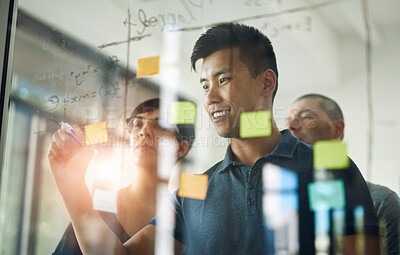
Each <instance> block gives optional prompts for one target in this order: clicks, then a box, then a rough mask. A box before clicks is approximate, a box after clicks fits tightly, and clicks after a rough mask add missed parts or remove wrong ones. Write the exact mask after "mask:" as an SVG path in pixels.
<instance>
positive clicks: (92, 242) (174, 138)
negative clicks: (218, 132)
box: [48, 98, 194, 254]
mask: <svg viewBox="0 0 400 255" xmlns="http://www.w3.org/2000/svg"><path fill="white" fill-rule="evenodd" d="M126 125H127V129H128V131H129V137H130V141H131V148H132V149H133V160H134V163H135V168H136V173H135V179H134V180H133V182H132V184H130V185H129V186H127V187H125V188H123V189H121V190H119V191H118V193H117V208H118V210H117V213H115V214H113V213H106V212H100V211H96V210H94V209H93V208H92V197H91V195H90V193H89V189H88V188H87V186H86V183H85V178H84V177H85V172H86V170H87V168H88V165H89V163H90V160H91V158H92V157H93V154H94V148H93V147H91V146H82V145H81V144H80V143H78V142H77V141H75V140H74V139H72V138H73V137H72V136H70V135H69V134H67V133H66V132H65V130H63V129H59V130H58V131H56V132H55V133H54V134H53V142H52V144H51V145H50V148H49V153H48V160H49V163H50V170H51V173H52V175H53V178H54V181H55V183H56V185H57V187H58V189H59V191H60V193H61V195H62V197H63V200H64V203H65V205H66V207H67V210H68V214H69V216H70V218H71V222H72V224H70V225H69V227H68V228H67V231H66V232H65V233H64V236H63V237H62V239H61V241H60V243H59V244H58V246H57V248H56V250H55V252H54V253H53V254H82V253H84V254H86V253H87V254H98V253H99V250H98V249H103V248H102V247H106V246H107V247H113V245H115V244H117V243H119V244H121V243H122V244H123V243H125V242H126V241H127V240H128V239H129V238H130V237H131V236H133V235H134V234H135V233H137V232H138V231H139V230H141V229H142V228H143V227H145V226H146V225H147V224H148V223H149V222H150V221H151V219H152V218H153V217H154V216H155V214H156V193H157V184H158V183H160V182H165V177H161V178H160V176H159V174H158V171H157V162H158V155H159V148H160V147H161V146H164V148H166V149H167V150H169V151H171V150H174V151H175V152H176V153H175V155H176V159H175V161H174V162H177V161H178V160H179V159H181V158H183V157H184V156H185V155H186V154H187V152H188V151H189V149H190V147H191V145H192V143H193V140H194V125H188V124H185V125H171V124H170V123H168V122H167V121H165V122H164V121H162V120H161V119H160V100H159V99H158V98H156V99H151V100H147V101H145V102H143V103H141V104H140V105H138V106H137V107H136V108H135V110H134V111H133V113H132V114H131V115H130V117H129V118H128V119H126ZM73 128H74V133H75V135H76V136H77V137H78V138H79V139H81V140H82V141H84V134H83V132H82V131H81V130H80V129H79V127H77V126H73ZM172 155H173V154H172ZM110 231H112V232H110ZM102 233H106V235H104V236H103V234H102ZM112 233H113V234H112ZM96 234H98V236H97V237H96V236H94V235H96ZM110 236H111V238H110ZM110 245H111V246H110ZM116 246H118V244H117V245H116ZM104 251H105V250H104V249H103V250H102V252H104Z"/></svg>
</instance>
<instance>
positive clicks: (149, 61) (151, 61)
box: [136, 56, 160, 78]
mask: <svg viewBox="0 0 400 255" xmlns="http://www.w3.org/2000/svg"><path fill="white" fill-rule="evenodd" d="M159 72H160V56H155V57H149V58H140V59H138V69H137V73H136V78H142V77H146V76H150V75H155V74H158V73H159Z"/></svg>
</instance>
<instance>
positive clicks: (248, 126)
mask: <svg viewBox="0 0 400 255" xmlns="http://www.w3.org/2000/svg"><path fill="white" fill-rule="evenodd" d="M269 135H271V112H270V111H256V112H244V113H242V114H240V137H241V138H250V137H260V136H269Z"/></svg>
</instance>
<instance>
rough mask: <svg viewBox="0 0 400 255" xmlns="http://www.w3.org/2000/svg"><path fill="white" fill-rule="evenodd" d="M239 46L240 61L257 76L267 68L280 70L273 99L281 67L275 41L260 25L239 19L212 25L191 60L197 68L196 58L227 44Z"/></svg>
mask: <svg viewBox="0 0 400 255" xmlns="http://www.w3.org/2000/svg"><path fill="white" fill-rule="evenodd" d="M233 47H238V48H239V54H240V56H239V57H240V61H242V62H243V63H244V64H245V65H246V66H247V68H248V69H249V71H250V74H251V75H252V76H253V78H255V77H257V75H258V74H260V73H261V72H263V71H265V70H266V69H272V70H273V71H274V72H275V74H276V84H275V90H274V93H273V95H272V102H273V101H274V99H275V95H276V92H277V90H278V68H277V65H276V57H275V52H274V49H273V47H272V44H271V41H270V40H269V39H268V37H267V36H265V35H264V34H263V33H261V32H260V31H259V30H258V29H256V28H254V27H250V26H247V25H243V24H238V23H223V24H219V25H216V26H214V27H212V28H210V29H208V30H207V31H206V32H205V33H203V34H202V35H201V36H200V38H199V39H198V40H197V41H196V43H195V45H194V48H193V51H192V56H191V57H190V61H191V64H192V68H193V70H194V71H196V62H197V61H198V60H199V59H204V58H206V57H208V56H210V55H211V54H213V53H214V52H216V51H219V50H223V49H227V48H233Z"/></svg>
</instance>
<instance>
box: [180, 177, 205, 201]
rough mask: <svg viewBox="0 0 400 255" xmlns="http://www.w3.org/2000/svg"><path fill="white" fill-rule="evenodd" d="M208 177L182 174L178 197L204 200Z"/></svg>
mask: <svg viewBox="0 0 400 255" xmlns="http://www.w3.org/2000/svg"><path fill="white" fill-rule="evenodd" d="M207 186H208V175H206V174H186V173H182V175H181V183H180V187H179V190H178V196H180V197H187V198H194V199H200V200H204V199H206V195H207Z"/></svg>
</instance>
